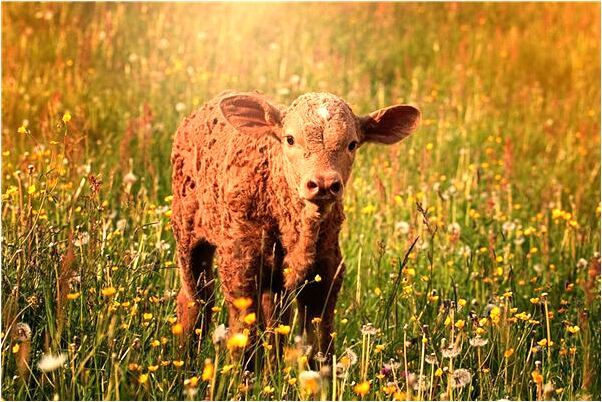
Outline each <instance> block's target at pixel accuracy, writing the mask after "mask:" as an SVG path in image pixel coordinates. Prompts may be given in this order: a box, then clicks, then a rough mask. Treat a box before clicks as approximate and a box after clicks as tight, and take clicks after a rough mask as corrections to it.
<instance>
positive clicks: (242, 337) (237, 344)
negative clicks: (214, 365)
mask: <svg viewBox="0 0 602 402" xmlns="http://www.w3.org/2000/svg"><path fill="white" fill-rule="evenodd" d="M248 342H249V337H248V335H246V334H241V333H236V334H234V335H232V336H231V337H230V339H228V343H227V346H228V349H234V348H240V349H242V348H244V347H245V346H247V343H248Z"/></svg>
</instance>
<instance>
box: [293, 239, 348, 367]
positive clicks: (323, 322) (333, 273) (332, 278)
mask: <svg viewBox="0 0 602 402" xmlns="http://www.w3.org/2000/svg"><path fill="white" fill-rule="evenodd" d="M344 271H345V265H344V264H343V262H342V258H341V256H340V250H339V249H338V246H337V249H336V250H334V252H333V253H332V254H330V255H328V254H326V253H324V254H322V255H321V258H320V255H319V256H318V259H317V261H316V263H315V267H314V272H315V274H317V275H320V281H319V282H316V281H315V276H314V277H312V278H307V279H308V280H309V283H308V284H307V285H305V286H303V287H302V289H301V291H300V293H299V295H298V296H297V304H298V307H299V313H300V317H301V322H302V323H303V329H304V331H305V333H306V334H307V339H308V342H309V344H310V345H312V353H313V354H315V353H318V352H321V353H322V354H323V355H324V356H325V357H327V358H329V357H330V355H332V351H333V349H334V339H333V337H332V335H331V334H332V333H333V332H334V310H335V307H336V301H337V297H338V294H339V291H340V289H341V285H342V282H343V273H344Z"/></svg>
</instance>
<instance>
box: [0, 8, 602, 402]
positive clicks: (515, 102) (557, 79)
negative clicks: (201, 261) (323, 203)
mask: <svg viewBox="0 0 602 402" xmlns="http://www.w3.org/2000/svg"><path fill="white" fill-rule="evenodd" d="M226 88H235V89H240V90H250V89H258V90H261V91H262V92H265V93H267V94H270V95H271V96H273V98H274V99H275V101H278V102H283V103H286V102H289V101H291V100H292V99H294V98H295V97H296V96H298V95H299V94H301V93H303V92H307V91H329V92H333V93H336V94H339V95H341V96H343V97H344V98H345V99H347V100H348V101H349V102H350V104H351V105H352V107H353V108H354V110H355V111H356V112H357V113H365V112H368V111H370V110H373V109H376V108H378V107H382V106H385V105H388V104H391V103H396V102H402V103H412V104H415V105H418V106H419V107H420V108H421V110H422V112H423V116H424V121H423V125H422V127H421V128H420V130H419V131H418V132H417V133H416V135H415V136H414V137H412V138H410V139H408V140H406V141H405V142H403V143H402V144H399V145H397V146H394V147H390V148H382V147H377V146H373V147H370V146H367V147H365V148H363V149H361V151H360V156H359V159H358V160H357V161H356V166H355V170H354V174H353V177H352V178H351V185H350V186H349V189H348V190H347V194H346V198H345V208H346V211H347V217H348V219H347V222H346V224H345V227H344V231H343V233H342V237H341V245H342V247H343V250H344V258H345V262H346V264H347V266H348V270H347V274H346V277H345V282H344V287H343V290H342V295H341V297H340V300H339V303H338V305H337V315H336V317H337V323H336V325H337V330H336V334H332V336H333V340H334V342H335V345H336V348H335V351H336V354H335V360H334V361H325V362H318V366H320V367H321V369H320V371H319V372H317V373H314V372H312V371H310V370H309V363H311V362H308V361H307V357H306V352H307V351H306V350H305V348H304V347H303V345H302V342H295V333H296V331H297V330H298V327H299V325H298V322H297V321H296V320H295V321H293V325H292V328H290V329H289V328H287V327H285V326H283V327H278V328H275V329H273V331H271V332H272V335H273V337H270V336H268V335H269V334H267V333H262V334H259V337H258V339H259V340H260V341H259V343H258V344H257V345H246V347H247V348H254V349H256V351H260V350H261V351H263V352H264V353H263V358H262V359H260V360H259V361H258V362H257V366H256V369H255V371H254V372H253V373H248V372H245V371H244V367H243V365H242V364H241V362H240V361H239V360H237V359H236V358H235V357H234V356H236V355H237V354H232V353H230V350H229V348H228V345H226V344H223V343H222V342H220V341H219V339H217V340H216V341H217V342H216V343H214V342H213V339H212V338H213V335H215V334H214V331H216V330H217V332H218V333H219V332H220V330H219V329H217V328H218V325H219V324H220V323H223V322H225V321H226V312H225V310H226V309H225V308H222V307H223V306H222V302H221V296H220V294H219V293H218V294H217V297H218V303H217V304H216V307H215V311H216V313H215V314H214V319H213V322H212V323H210V325H209V328H210V333H207V334H202V333H200V334H196V336H197V338H195V339H194V340H192V342H191V343H192V345H191V347H190V348H181V347H180V344H179V340H178V323H177V322H176V318H175V306H174V294H175V291H177V289H178V286H179V283H178V275H177V271H176V267H175V256H174V241H173V236H172V233H171V227H170V224H169V216H170V213H171V211H170V166H169V155H170V144H171V138H172V135H173V133H174V131H175V129H176V127H177V125H178V123H179V121H180V120H181V119H182V118H183V117H184V116H186V115H187V114H188V113H190V112H191V111H192V110H194V109H195V108H196V107H198V106H199V105H200V104H202V103H203V102H204V101H205V100H207V99H209V98H210V97H212V96H214V95H215V94H217V93H219V92H220V91H222V90H223V89H226ZM599 252H600V6H599V4H578V3H574V4H565V3H556V4H531V3H529V4H520V5H518V4H516V5H515V4H500V3H491V4H455V3H447V4H417V3H407V4H405V3H404V4H390V3H389V4H377V3H372V4H329V3H323V4H320V5H315V4H313V5H312V4H262V3H258V4H234V3H230V4H217V3H214V4H190V3H186V4H155V3H148V4H146V3H135V4H134V3H131V4H116V3H98V4H84V3H74V4H53V3H43V4H34V3H27V4H25V3H9V4H6V3H3V4H2V347H1V358H2V374H1V376H2V387H1V392H2V397H3V398H5V399H52V398H60V399H101V398H102V399H183V398H195V399H201V398H215V399H232V398H245V399H272V398H273V399H299V398H303V399H305V398H322V399H354V398H364V399H378V400H380V399H410V398H418V399H440V398H448V399H477V398H478V399H500V398H509V399H550V398H555V399H589V398H594V399H596V400H597V399H599V397H600V378H599V376H597V375H595V373H598V372H600V358H601V356H600V346H599V345H600V256H599ZM25 324H27V325H25ZM218 335H219V334H218ZM274 337H275V338H282V337H284V338H285V340H286V344H287V347H286V348H285V350H284V351H283V354H284V356H279V358H278V359H270V355H274V354H275V353H276V351H277V348H276V347H275V346H274V344H275V342H274V339H273V338H274ZM230 346H231V348H232V347H234V346H233V345H230ZM61 354H62V355H63V356H64V357H65V362H64V363H62V364H61V361H59V362H58V363H57V365H58V366H59V367H58V368H56V369H55V370H51V371H42V370H41V369H40V368H39V367H38V363H39V362H40V360H41V358H42V355H53V356H59V355H61ZM329 373H330V374H329Z"/></svg>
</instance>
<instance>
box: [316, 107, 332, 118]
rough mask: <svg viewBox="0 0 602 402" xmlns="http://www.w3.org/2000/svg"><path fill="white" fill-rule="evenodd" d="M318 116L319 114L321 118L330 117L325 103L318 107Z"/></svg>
mask: <svg viewBox="0 0 602 402" xmlns="http://www.w3.org/2000/svg"><path fill="white" fill-rule="evenodd" d="M318 116H320V117H321V118H322V119H323V120H329V119H330V112H328V108H326V105H322V106H320V107H319V108H318Z"/></svg>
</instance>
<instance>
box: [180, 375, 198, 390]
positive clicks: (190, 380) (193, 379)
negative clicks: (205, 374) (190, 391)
mask: <svg viewBox="0 0 602 402" xmlns="http://www.w3.org/2000/svg"><path fill="white" fill-rule="evenodd" d="M198 383H199V377H197V376H193V377H190V378H187V379H185V380H184V385H186V386H188V387H192V388H194V387H196V386H197V384H198Z"/></svg>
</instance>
